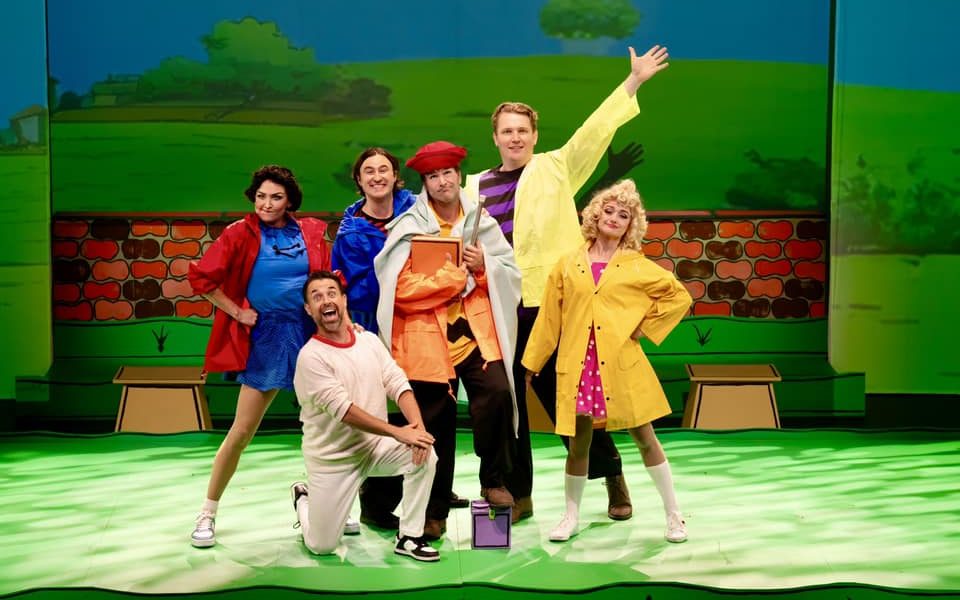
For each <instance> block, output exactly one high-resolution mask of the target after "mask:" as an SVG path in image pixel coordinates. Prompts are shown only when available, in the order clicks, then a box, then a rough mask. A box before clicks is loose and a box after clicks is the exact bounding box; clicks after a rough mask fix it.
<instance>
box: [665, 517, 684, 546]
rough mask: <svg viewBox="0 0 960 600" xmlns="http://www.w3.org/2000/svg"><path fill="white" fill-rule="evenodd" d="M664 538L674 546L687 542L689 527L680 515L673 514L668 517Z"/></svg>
mask: <svg viewBox="0 0 960 600" xmlns="http://www.w3.org/2000/svg"><path fill="white" fill-rule="evenodd" d="M663 538H664V539H665V540H667V541H668V542H671V543H674V544H679V543H680V542H685V541H687V525H686V523H684V522H683V516H682V515H681V514H680V513H678V512H672V513H670V514H668V515H667V531H666V533H664V534H663Z"/></svg>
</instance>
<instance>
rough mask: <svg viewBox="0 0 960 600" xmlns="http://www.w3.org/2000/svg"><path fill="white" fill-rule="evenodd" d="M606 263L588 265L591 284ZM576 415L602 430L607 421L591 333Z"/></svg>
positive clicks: (578, 390) (604, 400) (595, 343)
mask: <svg viewBox="0 0 960 600" xmlns="http://www.w3.org/2000/svg"><path fill="white" fill-rule="evenodd" d="M606 266H607V263H599V262H595V263H592V264H591V265H590V269H591V271H592V272H593V283H594V284H596V283H597V282H599V281H600V275H602V274H603V269H604V268H606ZM577 414H578V415H589V416H591V417H593V426H594V428H598V427H599V428H602V427H604V425H605V424H606V421H607V401H606V399H605V398H604V395H603V382H602V381H601V380H600V360H599V359H598V358H597V341H596V338H594V335H593V331H592V330H591V331H590V340H589V341H588V342H587V353H586V356H584V357H583V371H581V372H580V385H579V387H578V388H577Z"/></svg>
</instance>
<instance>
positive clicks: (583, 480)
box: [563, 473, 587, 519]
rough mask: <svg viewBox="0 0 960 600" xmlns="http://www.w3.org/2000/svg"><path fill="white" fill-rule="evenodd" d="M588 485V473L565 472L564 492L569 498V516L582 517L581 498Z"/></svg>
mask: <svg viewBox="0 0 960 600" xmlns="http://www.w3.org/2000/svg"><path fill="white" fill-rule="evenodd" d="M586 485H587V476H586V475H571V474H570V473H565V474H564V479H563V492H564V495H565V496H566V498H567V513H566V514H567V516H570V517H573V518H575V519H579V518H580V500H582V499H583V488H584V486H586Z"/></svg>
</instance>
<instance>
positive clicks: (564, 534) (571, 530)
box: [550, 515, 580, 542]
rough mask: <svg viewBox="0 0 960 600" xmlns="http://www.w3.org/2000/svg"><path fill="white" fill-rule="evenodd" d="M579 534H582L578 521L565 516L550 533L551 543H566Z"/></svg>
mask: <svg viewBox="0 0 960 600" xmlns="http://www.w3.org/2000/svg"><path fill="white" fill-rule="evenodd" d="M578 533H580V529H579V527H578V519H577V518H576V517H571V516H570V515H563V518H562V519H560V522H559V523H558V524H557V526H556V527H554V528H553V531H551V532H550V541H551V542H565V541H567V540H569V539H570V538H572V537H573V536H575V535H577V534H578Z"/></svg>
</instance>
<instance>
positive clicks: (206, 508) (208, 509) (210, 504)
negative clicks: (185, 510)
mask: <svg viewBox="0 0 960 600" xmlns="http://www.w3.org/2000/svg"><path fill="white" fill-rule="evenodd" d="M218 506H220V502H219V501H218V500H211V499H210V498H207V499H206V500H204V501H203V506H201V507H200V512H202V513H210V514H211V515H214V516H216V514H217V507H218Z"/></svg>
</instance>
